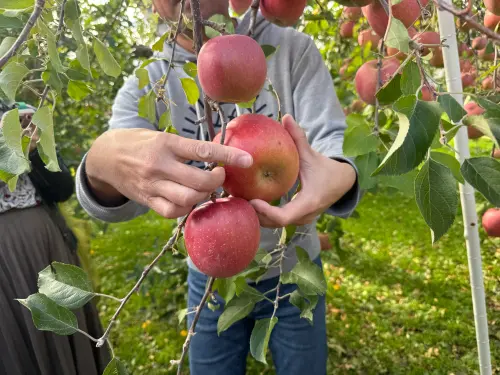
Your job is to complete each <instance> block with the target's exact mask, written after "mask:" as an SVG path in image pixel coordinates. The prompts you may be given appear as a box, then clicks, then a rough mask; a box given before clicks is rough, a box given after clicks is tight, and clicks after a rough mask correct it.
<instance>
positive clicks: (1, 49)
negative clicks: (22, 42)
mask: <svg viewBox="0 0 500 375" xmlns="http://www.w3.org/2000/svg"><path fill="white" fill-rule="evenodd" d="M16 40H17V38H14V37H13V36H6V37H5V38H3V39H2V43H1V44H0V56H4V55H5V54H6V53H7V51H8V50H9V49H10V47H12V45H13V44H14V42H15V41H16Z"/></svg>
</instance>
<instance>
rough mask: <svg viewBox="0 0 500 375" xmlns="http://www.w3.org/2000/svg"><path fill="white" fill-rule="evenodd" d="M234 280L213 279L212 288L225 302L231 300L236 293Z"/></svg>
mask: <svg viewBox="0 0 500 375" xmlns="http://www.w3.org/2000/svg"><path fill="white" fill-rule="evenodd" d="M234 280H235V279H233V278H226V279H215V282H214V286H213V290H217V293H218V294H219V295H220V296H221V298H222V299H223V300H224V302H225V303H226V304H227V303H228V302H229V301H231V300H232V299H233V297H234V296H235V294H236V284H235V282H234Z"/></svg>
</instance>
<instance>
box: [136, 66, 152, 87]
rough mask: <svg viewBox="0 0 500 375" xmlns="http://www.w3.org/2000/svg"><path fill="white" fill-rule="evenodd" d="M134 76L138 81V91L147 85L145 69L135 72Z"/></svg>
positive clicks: (147, 74)
mask: <svg viewBox="0 0 500 375" xmlns="http://www.w3.org/2000/svg"><path fill="white" fill-rule="evenodd" d="M135 76H136V77H137V78H138V79H139V89H141V90H142V89H143V88H144V87H146V86H147V85H149V72H148V70H147V69H144V68H139V69H137V70H136V71H135Z"/></svg>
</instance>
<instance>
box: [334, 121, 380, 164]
mask: <svg viewBox="0 0 500 375" xmlns="http://www.w3.org/2000/svg"><path fill="white" fill-rule="evenodd" d="M346 122H347V129H346V131H345V134H344V144H343V152H344V155H346V156H358V155H364V154H366V153H368V152H371V151H376V150H377V148H378V145H379V139H378V138H377V136H376V135H375V134H373V131H372V128H371V127H370V125H369V124H368V122H367V121H366V119H365V118H364V117H363V116H362V115H360V114H355V113H352V114H350V115H349V116H347V118H346Z"/></svg>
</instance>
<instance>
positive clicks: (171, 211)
mask: <svg viewBox="0 0 500 375" xmlns="http://www.w3.org/2000/svg"><path fill="white" fill-rule="evenodd" d="M148 206H149V207H150V208H151V209H152V210H153V211H156V212H157V213H158V214H160V215H161V216H163V217H165V218H167V219H177V218H179V217H181V216H184V215H187V214H188V213H189V211H191V207H180V206H177V205H175V204H174V203H172V202H169V201H168V200H166V199H165V198H162V197H151V198H149V199H148Z"/></svg>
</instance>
